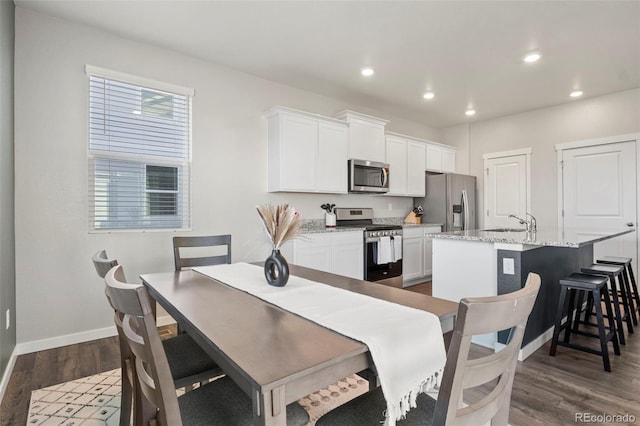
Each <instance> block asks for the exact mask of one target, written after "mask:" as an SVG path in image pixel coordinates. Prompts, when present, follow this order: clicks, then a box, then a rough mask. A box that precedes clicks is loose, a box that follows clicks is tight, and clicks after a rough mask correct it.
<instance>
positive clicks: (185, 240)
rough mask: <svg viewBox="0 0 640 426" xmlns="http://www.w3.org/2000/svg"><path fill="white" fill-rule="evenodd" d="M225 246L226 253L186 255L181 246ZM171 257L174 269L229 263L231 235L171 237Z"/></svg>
mask: <svg viewBox="0 0 640 426" xmlns="http://www.w3.org/2000/svg"><path fill="white" fill-rule="evenodd" d="M222 246H225V247H226V249H227V252H226V254H222V255H207V256H194V257H187V256H185V255H184V254H183V253H182V252H181V249H183V248H197V247H199V248H205V247H209V248H213V247H222ZM173 259H174V262H175V266H176V271H180V270H182V269H186V268H193V267H195V266H207V265H220V264H222V263H231V235H229V234H226V235H211V236H202V237H173Z"/></svg>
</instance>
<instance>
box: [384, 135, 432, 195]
mask: <svg viewBox="0 0 640 426" xmlns="http://www.w3.org/2000/svg"><path fill="white" fill-rule="evenodd" d="M425 149H426V145H425V144H424V143H423V142H420V141H418V140H416V139H414V138H410V137H408V136H404V135H399V134H396V133H387V159H386V162H387V163H389V192H388V193H387V194H386V195H398V196H404V197H424V194H425V180H424V171H425V163H424V162H425Z"/></svg>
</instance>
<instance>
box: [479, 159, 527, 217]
mask: <svg viewBox="0 0 640 426" xmlns="http://www.w3.org/2000/svg"><path fill="white" fill-rule="evenodd" d="M532 152H533V151H532V149H531V148H522V149H513V150H510V151H500V152H491V153H488V154H482V159H483V161H484V164H483V168H484V173H483V174H482V180H483V192H484V194H483V197H482V198H483V200H484V208H483V210H484V211H483V212H482V217H483V219H482V220H483V223H484V224H485V226H484V227H485V228H486V223H485V222H486V220H487V215H486V212H487V205H488V204H489V198H488V197H489V192H488V191H487V185H488V184H489V182H487V173H488V170H489V166H488V164H487V162H488V161H489V160H494V159H496V158H504V157H516V156H519V155H524V156H525V162H526V168H527V173H526V176H525V179H526V182H525V184H526V188H527V207H526V211H527V213H529V214H531V153H532ZM478 219H479V217H476V220H477V221H478V222H479V220H478Z"/></svg>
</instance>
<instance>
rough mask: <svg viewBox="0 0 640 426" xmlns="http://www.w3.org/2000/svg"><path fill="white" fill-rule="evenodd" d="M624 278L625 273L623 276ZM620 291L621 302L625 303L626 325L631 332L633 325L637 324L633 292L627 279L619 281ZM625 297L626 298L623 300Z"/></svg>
mask: <svg viewBox="0 0 640 426" xmlns="http://www.w3.org/2000/svg"><path fill="white" fill-rule="evenodd" d="M624 278H626V274H625V277H624ZM620 286H621V289H620V293H621V295H622V302H623V303H625V312H626V314H627V326H628V330H629V334H633V326H632V325H631V323H632V322H633V325H636V326H637V325H638V319H637V317H636V309H637V305H636V304H635V303H634V296H633V292H632V291H631V284H630V282H629V280H627V279H625V280H623V281H621V282H620ZM625 299H626V300H625Z"/></svg>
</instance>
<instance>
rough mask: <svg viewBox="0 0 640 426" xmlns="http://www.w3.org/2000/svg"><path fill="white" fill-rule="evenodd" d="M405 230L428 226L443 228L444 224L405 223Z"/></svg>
mask: <svg viewBox="0 0 640 426" xmlns="http://www.w3.org/2000/svg"><path fill="white" fill-rule="evenodd" d="M402 226H403V227H404V228H424V227H426V226H442V223H403V224H402Z"/></svg>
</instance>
